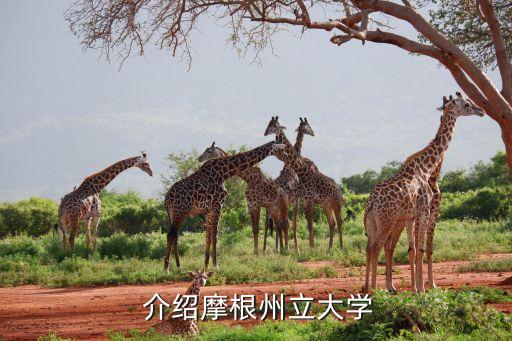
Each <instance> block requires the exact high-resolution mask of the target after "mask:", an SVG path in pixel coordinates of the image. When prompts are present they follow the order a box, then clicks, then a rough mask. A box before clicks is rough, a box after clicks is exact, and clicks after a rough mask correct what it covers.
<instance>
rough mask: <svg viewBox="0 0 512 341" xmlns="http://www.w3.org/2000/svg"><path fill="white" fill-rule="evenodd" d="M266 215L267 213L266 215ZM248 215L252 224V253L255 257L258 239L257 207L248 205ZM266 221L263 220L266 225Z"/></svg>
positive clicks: (258, 210) (258, 212)
mask: <svg viewBox="0 0 512 341" xmlns="http://www.w3.org/2000/svg"><path fill="white" fill-rule="evenodd" d="M267 214H268V213H267ZM249 215H250V216H251V224H252V238H253V247H254V249H253V252H254V254H255V255H257V254H258V237H259V230H260V207H259V206H257V205H250V207H249ZM266 221H267V219H265V223H266Z"/></svg>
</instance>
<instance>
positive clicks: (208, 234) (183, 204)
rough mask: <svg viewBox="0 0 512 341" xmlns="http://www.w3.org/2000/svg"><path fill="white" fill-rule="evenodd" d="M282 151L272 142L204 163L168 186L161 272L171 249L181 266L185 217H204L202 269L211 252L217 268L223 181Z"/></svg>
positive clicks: (167, 261) (223, 196)
mask: <svg viewBox="0 0 512 341" xmlns="http://www.w3.org/2000/svg"><path fill="white" fill-rule="evenodd" d="M283 149H284V146H283V145H282V144H280V143H277V142H276V141H272V142H268V143H266V144H264V145H262V146H259V147H257V148H254V149H252V150H249V151H247V152H243V153H239V154H236V155H233V156H227V157H223V158H218V159H212V160H209V161H206V162H205V163H203V164H202V165H201V167H199V169H198V170H197V171H196V172H195V173H193V174H192V175H190V176H188V177H186V178H184V179H182V180H180V181H178V182H176V183H175V184H173V185H172V186H171V188H170V189H169V191H168V192H167V194H166V196H165V201H164V204H165V208H166V210H167V214H168V216H169V222H170V226H169V230H168V232H167V247H166V250H165V256H164V271H169V256H170V253H171V246H172V248H173V249H174V258H175V261H176V267H178V268H179V267H180V260H179V254H178V231H179V228H180V226H181V224H182V223H183V221H184V220H185V218H186V217H188V216H195V215H198V214H204V216H205V255H204V259H205V260H204V266H205V269H208V264H209V260H210V249H211V251H212V261H213V267H214V269H217V227H218V223H219V217H220V211H221V208H222V204H223V203H224V199H225V198H226V195H227V193H226V189H225V188H224V181H226V180H227V179H229V178H231V177H232V176H235V175H239V174H240V173H241V172H243V171H244V170H246V169H247V168H249V167H252V166H254V165H255V164H257V163H259V162H260V161H262V160H263V159H265V158H266V157H267V156H269V155H272V154H274V153H275V152H278V151H280V150H283Z"/></svg>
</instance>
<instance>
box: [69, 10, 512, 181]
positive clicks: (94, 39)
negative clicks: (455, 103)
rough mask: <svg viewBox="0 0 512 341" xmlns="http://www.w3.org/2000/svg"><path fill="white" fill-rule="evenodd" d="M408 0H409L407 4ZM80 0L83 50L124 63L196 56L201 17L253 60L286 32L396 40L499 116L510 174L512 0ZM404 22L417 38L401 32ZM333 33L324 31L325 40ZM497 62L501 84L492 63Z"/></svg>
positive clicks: (77, 26)
mask: <svg viewBox="0 0 512 341" xmlns="http://www.w3.org/2000/svg"><path fill="white" fill-rule="evenodd" d="M411 1H412V2H411ZM411 1H409V0H401V2H400V3H397V2H392V1H388V0H311V1H310V2H307V3H306V1H305V0H78V1H77V2H75V3H74V4H72V5H71V6H70V8H69V9H68V11H67V12H66V13H65V16H66V19H67V20H68V21H69V24H70V28H71V30H72V32H73V33H74V34H75V35H76V36H78V38H79V39H80V41H81V44H82V45H83V46H84V48H85V49H89V48H98V49H100V50H101V51H102V53H103V55H104V56H105V58H106V59H107V60H108V59H110V56H111V54H112V52H115V53H117V57H119V58H120V60H121V65H122V62H123V61H124V60H125V59H126V58H127V57H128V56H129V55H130V54H132V53H136V54H140V55H142V54H144V49H145V47H146V46H147V45H148V44H154V43H156V44H157V45H158V46H159V47H160V48H161V49H169V50H170V51H171V53H172V55H173V56H180V57H182V58H184V59H186V60H187V62H188V65H189V66H190V61H191V40H190V37H191V33H192V32H193V31H194V30H195V29H196V26H197V25H198V24H199V20H200V18H201V17H205V16H210V17H213V18H214V19H215V20H217V21H219V22H221V23H222V24H225V25H226V26H227V28H228V30H229V40H230V41H231V42H232V44H233V46H234V47H235V48H236V49H237V51H238V52H239V53H241V54H245V53H247V52H248V51H250V50H251V49H252V50H253V52H254V56H255V58H258V57H259V54H260V52H261V51H263V50H264V49H265V48H267V47H270V48H271V47H272V37H273V36H274V35H275V34H276V33H277V32H279V31H281V30H287V29H290V28H291V27H297V28H298V29H300V30H302V32H304V31H306V30H323V31H326V32H333V33H329V34H328V35H327V36H326V38H328V40H329V41H330V42H331V43H333V44H337V45H342V44H345V43H347V42H349V41H352V40H359V41H361V42H362V43H363V44H364V43H365V42H372V43H380V44H389V45H394V46H396V47H398V48H401V49H403V50H405V51H408V52H410V53H412V54H416V55H422V56H427V57H430V58H433V59H435V60H437V61H438V62H439V63H440V64H441V65H443V66H444V67H445V68H446V69H447V70H448V71H449V72H450V73H451V75H452V76H453V78H454V80H455V81H456V82H457V84H458V85H459V86H460V87H461V89H462V90H463V91H464V92H465V93H466V94H467V95H468V96H469V98H470V99H471V100H473V101H474V102H475V103H476V104H477V105H479V106H480V107H482V108H483V109H484V110H485V111H486V113H487V114H488V115H489V116H490V117H491V118H492V119H493V120H494V121H496V122H497V123H498V124H499V126H500V128H501V134H502V139H503V142H504V144H505V150H506V155H507V163H508V166H509V170H510V171H511V173H512V63H511V60H510V56H511V54H512V2H511V1H510V0H416V1H414V0H411ZM400 22H404V23H407V24H408V25H409V26H410V27H412V28H413V29H414V30H415V31H416V32H417V37H412V38H411V37H407V36H405V35H404V34H403V33H402V34H400V32H397V31H399V29H396V28H394V27H393V25H395V24H397V23H400ZM326 40H327V39H326ZM495 67H497V68H498V70H499V75H500V78H501V90H499V89H498V88H497V87H496V85H495V84H493V83H492V82H491V80H490V79H489V78H488V77H487V75H486V71H489V70H490V69H494V68H495Z"/></svg>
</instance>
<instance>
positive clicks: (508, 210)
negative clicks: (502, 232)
mask: <svg viewBox="0 0 512 341" xmlns="http://www.w3.org/2000/svg"><path fill="white" fill-rule="evenodd" d="M511 193H512V187H511V186H507V187H495V188H490V187H485V188H482V189H479V190H476V191H468V192H466V193H444V194H443V197H442V202H441V218H442V219H463V218H473V219H477V220H484V219H485V220H498V219H504V218H508V217H511V216H512V196H511Z"/></svg>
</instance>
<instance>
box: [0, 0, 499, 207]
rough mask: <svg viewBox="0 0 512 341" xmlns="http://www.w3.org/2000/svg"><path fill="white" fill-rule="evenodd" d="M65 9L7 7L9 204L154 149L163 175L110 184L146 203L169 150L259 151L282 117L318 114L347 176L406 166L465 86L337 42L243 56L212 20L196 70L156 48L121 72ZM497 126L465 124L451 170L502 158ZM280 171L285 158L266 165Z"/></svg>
mask: <svg viewBox="0 0 512 341" xmlns="http://www.w3.org/2000/svg"><path fill="white" fill-rule="evenodd" d="M67 6H68V2H67V1H49V0H46V1H42V0H38V1H35V0H34V1H9V2H5V3H4V4H3V10H2V11H1V12H0V46H2V48H1V49H0V75H1V76H0V123H1V124H0V159H1V160H2V163H1V168H0V201H10V200H17V199H22V198H27V197H30V196H43V197H49V198H54V199H57V198H60V197H61V196H62V195H64V194H66V193H67V192H69V191H70V190H72V188H73V186H74V185H77V184H79V183H80V182H81V181H82V179H83V178H84V177H85V176H87V175H89V174H91V173H93V172H96V171H98V170H100V169H102V168H104V167H106V166H108V165H109V164H111V163H113V162H115V161H118V160H120V159H123V158H126V157H129V156H133V155H136V154H138V153H139V152H140V151H141V150H143V149H144V150H146V151H147V153H148V156H149V159H150V161H151V164H152V167H153V171H154V172H155V175H156V176H155V177H154V178H149V177H148V176H147V175H146V174H145V173H143V172H141V171H140V170H138V169H135V170H128V171H126V172H125V173H123V174H121V175H120V176H119V177H118V178H117V179H116V180H114V182H113V183H112V184H111V185H110V187H109V188H111V189H116V190H119V191H125V190H128V189H134V190H136V191H138V192H141V193H142V194H144V195H145V196H153V195H156V194H157V193H158V192H159V191H160V190H161V183H160V180H159V175H160V174H162V173H165V172H166V169H167V163H166V161H165V156H166V155H167V154H168V153H169V152H171V151H172V152H178V151H180V150H184V151H188V150H191V149H193V148H196V149H199V150H202V149H204V148H205V147H206V146H207V145H209V144H211V142H212V141H216V142H217V145H219V146H228V145H230V144H233V145H241V144H245V145H248V146H257V145H260V144H263V143H265V142H267V141H269V140H270V138H269V137H264V136H263V131H264V129H265V127H266V125H267V123H268V120H269V119H270V117H271V116H272V115H273V114H278V115H279V116H280V120H281V122H282V124H284V125H285V126H287V127H288V130H287V132H288V135H289V137H290V138H291V139H292V140H294V139H295V132H294V130H295V128H296V126H297V125H298V122H299V120H298V117H299V116H302V115H304V114H306V116H307V117H308V120H309V121H310V123H311V125H312V127H313V129H314V130H315V133H316V136H315V137H309V136H307V137H306V138H305V142H304V148H303V153H304V155H306V156H308V157H309V158H311V159H313V160H314V161H316V163H317V165H318V167H319V169H320V170H322V171H323V172H324V173H326V174H328V175H329V176H332V177H333V178H335V179H336V180H339V178H340V177H341V176H346V175H351V174H354V173H356V172H362V171H364V170H366V169H369V168H373V169H379V168H380V166H381V165H383V164H384V163H385V162H386V161H389V160H403V159H404V158H405V157H407V156H408V155H409V154H411V153H413V152H415V151H416V150H418V149H419V148H421V147H423V146H424V145H426V144H427V143H428V142H429V141H430V139H431V138H432V137H433V135H434V134H435V131H436V129H437V125H438V124H439V115H440V113H439V112H438V111H436V110H435V107H437V106H439V105H440V103H441V97H442V96H443V95H448V94H450V93H452V94H453V93H454V92H455V91H456V90H458V88H457V86H456V84H455V83H454V82H453V81H452V79H451V78H450V76H449V74H448V72H447V71H446V70H444V69H440V68H439V67H438V66H437V65H436V63H434V62H433V61H432V60H430V59H427V58H420V57H412V56H410V55H408V54H406V53H405V52H404V51H402V50H399V49H398V48H395V47H391V46H384V45H375V44H371V43H368V44H366V45H365V46H361V44H360V43H357V42H353V43H349V44H347V45H344V46H342V47H337V46H334V45H332V44H331V43H330V42H329V38H330V35H331V34H330V33H326V32H306V34H305V36H304V37H303V38H302V39H301V40H299V39H297V38H296V37H295V36H292V35H290V34H288V33H283V34H281V35H279V36H278V37H277V39H276V42H275V46H276V48H277V52H278V55H279V57H278V58H275V57H273V56H271V55H268V54H267V55H266V56H265V57H264V59H263V66H258V65H251V64H250V58H248V59H239V58H238V57H237V54H236V52H235V51H233V49H232V48H231V47H230V46H228V45H227V44H226V43H225V40H226V36H227V34H228V32H227V31H226V30H225V29H223V28H220V27H218V26H215V25H213V24H209V23H208V22H205V23H204V25H202V26H201V27H200V29H201V31H200V32H198V33H197V34H195V35H194V39H193V44H194V48H195V53H194V54H193V64H192V69H191V71H190V72H186V65H185V64H184V63H180V62H179V61H178V60H175V59H172V58H171V56H170V54H169V52H168V51H165V50H164V51H159V50H151V49H149V51H148V54H147V55H146V56H144V57H133V58H129V59H128V60H127V61H126V62H125V64H124V66H123V68H122V70H121V71H119V72H118V66H119V65H118V63H117V62H116V61H113V62H112V63H111V64H108V63H105V62H104V61H102V60H98V53H97V52H96V51H87V53H84V52H83V50H82V48H81V46H80V45H79V42H78V40H77V39H76V38H75V37H74V36H73V35H72V34H71V33H70V32H69V30H68V26H67V23H66V22H65V20H64V18H63V14H62V13H63V11H64V10H65V9H66V8H67ZM499 136H500V132H499V129H498V126H497V125H496V124H495V123H494V121H492V120H491V119H489V118H478V117H468V118H462V119H460V121H459V122H458V124H457V129H456V134H455V137H454V139H453V142H452V144H451V146H450V148H449V151H448V153H447V155H446V161H445V165H444V171H446V170H450V169H455V168H460V167H468V166H470V165H471V164H473V163H474V162H475V161H477V160H480V159H488V158H489V157H490V156H492V155H493V154H494V153H496V151H498V150H499V149H503V147H502V143H501V139H500V137H499ZM262 167H263V168H264V169H265V170H266V171H267V172H268V173H269V174H271V175H273V176H275V175H276V174H277V173H278V170H279V168H280V167H281V166H280V163H279V162H278V161H277V160H276V159H274V158H273V157H270V158H268V159H267V160H265V161H264V162H263V164H262Z"/></svg>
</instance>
